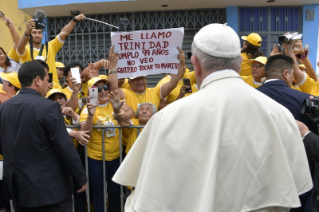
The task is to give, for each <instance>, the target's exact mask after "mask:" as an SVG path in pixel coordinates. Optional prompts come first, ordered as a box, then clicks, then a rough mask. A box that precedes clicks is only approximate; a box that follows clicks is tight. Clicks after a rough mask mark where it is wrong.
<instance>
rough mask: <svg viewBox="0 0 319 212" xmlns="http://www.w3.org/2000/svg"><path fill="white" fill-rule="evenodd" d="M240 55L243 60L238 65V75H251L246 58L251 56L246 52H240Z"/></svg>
mask: <svg viewBox="0 0 319 212" xmlns="http://www.w3.org/2000/svg"><path fill="white" fill-rule="evenodd" d="M241 56H242V57H243V62H242V63H241V66H240V72H239V75H240V76H249V75H251V65H250V64H249V62H248V60H250V59H251V58H250V57H249V56H248V55H247V54H246V53H241Z"/></svg>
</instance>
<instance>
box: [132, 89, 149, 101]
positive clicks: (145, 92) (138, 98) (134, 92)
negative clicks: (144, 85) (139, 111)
mask: <svg viewBox="0 0 319 212" xmlns="http://www.w3.org/2000/svg"><path fill="white" fill-rule="evenodd" d="M134 93H135V92H134ZM145 94H146V91H145V92H144V94H143V96H142V98H141V99H140V97H138V95H137V94H136V93H135V96H136V97H137V98H138V100H139V101H140V103H141V104H142V101H143V98H144V96H145Z"/></svg>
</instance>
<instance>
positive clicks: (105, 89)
mask: <svg viewBox="0 0 319 212" xmlns="http://www.w3.org/2000/svg"><path fill="white" fill-rule="evenodd" d="M102 89H103V90H104V91H107V90H108V89H109V88H108V87H107V85H102V86H97V92H98V93H100V92H101V91H102Z"/></svg>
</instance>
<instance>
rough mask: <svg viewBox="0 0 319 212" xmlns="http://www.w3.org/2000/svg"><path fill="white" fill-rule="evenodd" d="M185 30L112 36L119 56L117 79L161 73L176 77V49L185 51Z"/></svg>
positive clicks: (124, 33)
mask: <svg viewBox="0 0 319 212" xmlns="http://www.w3.org/2000/svg"><path fill="white" fill-rule="evenodd" d="M183 37H184V28H173V29H162V30H145V31H133V32H111V41H112V45H113V46H114V52H116V53H118V54H119V56H118V62H117V73H118V74H117V76H118V78H128V77H137V76H146V75H152V74H159V73H172V74H176V73H177V71H178V63H179V60H178V59H177V55H178V54H179V51H178V49H177V47H179V48H182V43H183Z"/></svg>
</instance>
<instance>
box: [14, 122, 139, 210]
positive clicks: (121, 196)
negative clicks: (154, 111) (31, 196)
mask: <svg viewBox="0 0 319 212" xmlns="http://www.w3.org/2000/svg"><path fill="white" fill-rule="evenodd" d="M66 127H67V128H70V129H75V128H77V129H78V128H79V126H75V125H66ZM107 128H117V129H118V130H119V132H118V133H119V145H120V149H119V151H120V164H121V163H122V161H123V156H122V129H127V128H129V129H137V136H139V134H140V130H141V128H144V126H143V125H138V126H129V127H121V126H119V125H107V126H106V125H105V126H103V125H96V126H93V129H101V130H102V132H101V133H102V154H103V188H104V200H105V201H104V211H105V212H107V206H106V178H105V175H106V173H105V136H104V135H105V130H106V129H107ZM79 145H80V144H79ZM85 173H86V176H87V180H88V184H87V189H86V202H87V211H88V212H91V208H90V180H89V167H88V156H87V146H85ZM120 189H121V194H120V198H121V212H124V193H123V186H122V185H120ZM72 199H73V196H72ZM10 207H11V211H12V212H14V211H15V210H14V207H13V202H12V200H10ZM74 211H75V210H74V201H73V212H74Z"/></svg>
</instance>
